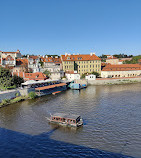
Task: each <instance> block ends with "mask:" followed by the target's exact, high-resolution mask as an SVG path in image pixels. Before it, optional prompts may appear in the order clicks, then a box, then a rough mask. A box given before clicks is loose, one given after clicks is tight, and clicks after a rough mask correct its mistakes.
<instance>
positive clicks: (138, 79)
mask: <svg viewBox="0 0 141 158" xmlns="http://www.w3.org/2000/svg"><path fill="white" fill-rule="evenodd" d="M140 82H141V76H139V77H132V78H131V77H123V78H97V79H96V80H93V81H88V85H117V84H130V83H140Z"/></svg>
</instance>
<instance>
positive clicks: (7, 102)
mask: <svg viewBox="0 0 141 158" xmlns="http://www.w3.org/2000/svg"><path fill="white" fill-rule="evenodd" d="M134 83H141V77H138V78H105V79H103V78H99V79H96V80H93V81H88V86H102V85H105V86H109V85H124V84H134ZM11 91H12V90H11ZM11 91H9V93H10V92H11ZM4 93H5V92H4ZM0 95H1V94H0ZM38 97H41V96H38ZM34 98H37V96H35V97H33V98H31V97H30V96H29V95H26V96H22V95H21V96H18V97H15V98H13V99H12V98H11V99H3V100H1V103H0V108H2V107H5V106H8V105H10V104H13V103H17V102H21V101H25V100H28V99H34Z"/></svg>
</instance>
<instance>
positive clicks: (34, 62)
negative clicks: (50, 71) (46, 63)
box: [27, 55, 40, 73]
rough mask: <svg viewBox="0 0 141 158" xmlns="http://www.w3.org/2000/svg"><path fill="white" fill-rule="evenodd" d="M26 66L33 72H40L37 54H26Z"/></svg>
mask: <svg viewBox="0 0 141 158" xmlns="http://www.w3.org/2000/svg"><path fill="white" fill-rule="evenodd" d="M27 59H28V68H29V69H32V71H33V73H35V72H40V63H39V62H40V58H39V57H38V56H29V55H28V56H27Z"/></svg>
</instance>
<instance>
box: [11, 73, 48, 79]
mask: <svg viewBox="0 0 141 158" xmlns="http://www.w3.org/2000/svg"><path fill="white" fill-rule="evenodd" d="M14 75H16V76H19V77H22V78H23V79H24V81H27V80H35V81H39V80H45V79H47V77H46V75H45V74H43V73H42V72H35V73H25V72H13V73H12V76H14Z"/></svg>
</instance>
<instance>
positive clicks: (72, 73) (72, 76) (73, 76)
mask: <svg viewBox="0 0 141 158" xmlns="http://www.w3.org/2000/svg"><path fill="white" fill-rule="evenodd" d="M65 76H66V78H67V79H68V80H69V81H74V80H79V79H80V74H78V73H77V71H70V72H69V71H68V72H66V73H65Z"/></svg>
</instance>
